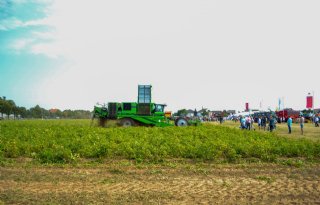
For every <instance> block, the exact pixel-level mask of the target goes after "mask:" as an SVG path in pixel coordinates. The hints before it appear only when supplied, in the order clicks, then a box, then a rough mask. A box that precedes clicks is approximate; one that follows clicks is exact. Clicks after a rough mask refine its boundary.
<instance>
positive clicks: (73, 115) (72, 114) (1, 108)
mask: <svg viewBox="0 0 320 205" xmlns="http://www.w3.org/2000/svg"><path fill="white" fill-rule="evenodd" d="M4 115H5V117H7V118H9V117H10V116H12V117H13V118H14V119H19V118H36V119H39V118H42V119H57V118H70V119H86V118H90V117H91V112H90V111H88V110H70V109H67V110H63V111H62V110H59V109H50V110H47V109H45V108H42V107H40V106H39V105H36V106H34V107H31V108H30V109H27V108H25V107H20V106H17V105H16V103H15V102H14V101H13V100H7V99H6V98H5V97H0V118H4Z"/></svg>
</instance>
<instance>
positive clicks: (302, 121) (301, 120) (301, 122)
mask: <svg viewBox="0 0 320 205" xmlns="http://www.w3.org/2000/svg"><path fill="white" fill-rule="evenodd" d="M303 127H304V117H303V116H302V115H301V118H300V129H301V135H303Z"/></svg>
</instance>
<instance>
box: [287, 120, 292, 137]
mask: <svg viewBox="0 0 320 205" xmlns="http://www.w3.org/2000/svg"><path fill="white" fill-rule="evenodd" d="M287 124H288V130H289V134H291V127H292V118H291V116H290V117H289V118H288V120H287Z"/></svg>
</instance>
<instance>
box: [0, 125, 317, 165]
mask: <svg viewBox="0 0 320 205" xmlns="http://www.w3.org/2000/svg"><path fill="white" fill-rule="evenodd" d="M16 157H31V158H35V159H37V160H39V161H41V162H43V163H69V162H73V161H76V160H77V159H79V158H105V159H113V158H125V159H133V160H137V161H162V160H166V159H172V158H188V159H200V160H213V161H215V160H219V161H220V160H225V161H228V162H234V161H237V160H240V159H252V158H253V159H259V160H261V161H275V160H277V159H279V158H296V157H299V158H305V159H311V160H319V159H320V142H314V141H310V140H307V139H299V140H298V139H289V138H284V137H279V136H277V135H275V134H273V133H261V132H250V131H241V130H238V129H234V128H228V127H222V126H213V125H204V126H199V127H183V128H181V127H167V128H146V127H132V128H108V129H106V128H98V127H90V126H89V122H88V121H82V120H51V121H49V120H43V121H42V120H34V121H31V120H30V121H3V122H0V159H1V158H2V159H4V158H16Z"/></svg>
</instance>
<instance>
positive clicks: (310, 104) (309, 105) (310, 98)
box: [307, 96, 313, 109]
mask: <svg viewBox="0 0 320 205" xmlns="http://www.w3.org/2000/svg"><path fill="white" fill-rule="evenodd" d="M311 108H313V96H307V109H311Z"/></svg>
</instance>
